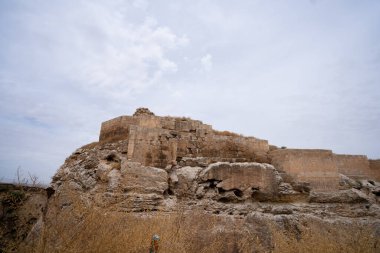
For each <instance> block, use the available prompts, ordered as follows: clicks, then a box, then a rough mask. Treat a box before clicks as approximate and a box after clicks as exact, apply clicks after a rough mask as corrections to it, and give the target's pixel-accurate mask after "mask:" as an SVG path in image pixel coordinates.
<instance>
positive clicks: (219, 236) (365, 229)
mask: <svg viewBox="0 0 380 253" xmlns="http://www.w3.org/2000/svg"><path fill="white" fill-rule="evenodd" d="M56 210H58V209H52V210H50V211H49V213H48V216H47V219H46V226H45V227H44V229H43V231H42V237H41V238H40V239H39V240H38V241H36V242H35V243H34V244H33V245H29V246H28V247H23V248H22V249H21V251H22V252H23V251H25V252H149V245H150V239H151V236H152V235H153V234H158V235H160V237H161V240H160V252H165V253H171V252H173V253H174V252H175V253H179V252H282V253H286V252H292V253H293V252H324V253H326V252H327V253H328V252H346V253H351V252H352V253H354V252H355V253H358V252H380V250H379V247H380V244H379V237H378V236H376V235H375V234H373V233H372V231H373V228H370V227H369V226H366V225H363V224H359V223H357V222H354V224H352V222H351V223H344V222H334V223H331V222H327V221H323V220H320V219H317V218H307V219H303V218H302V219H300V220H299V221H297V223H294V222H291V221H290V220H288V219H286V218H282V219H280V222H278V221H277V220H275V219H272V220H270V219H260V218H257V219H252V218H249V217H240V218H238V217H233V216H228V215H226V216H225V215H212V214H206V213H204V212H201V211H194V212H191V211H186V212H184V211H178V212H175V213H164V212H146V213H120V212H118V213H116V212H104V211H101V210H97V209H90V208H83V206H82V207H81V206H71V207H70V208H65V209H63V210H61V211H59V212H55V211H56ZM278 217H279V216H278ZM280 218H281V217H280Z"/></svg>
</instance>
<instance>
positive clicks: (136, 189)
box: [29, 108, 380, 252]
mask: <svg viewBox="0 0 380 253" xmlns="http://www.w3.org/2000/svg"><path fill="white" fill-rule="evenodd" d="M378 165H379V163H378V161H377V160H370V161H369V160H368V159H367V157H365V156H348V155H346V156H343V155H336V154H334V153H333V152H332V151H329V150H299V149H279V148H276V147H275V146H270V145H269V144H268V141H266V140H260V139H258V138H254V137H244V136H241V135H238V134H234V133H231V132H227V131H225V132H220V131H216V130H213V129H212V127H211V126H210V125H206V124H203V123H202V122H201V121H196V120H191V119H189V118H176V117H159V116H155V115H154V114H153V113H151V112H150V111H149V110H148V109H146V108H142V109H138V110H137V111H136V113H135V114H134V115H133V116H121V117H118V118H115V119H112V120H109V121H106V122H104V123H103V124H102V126H101V131H100V138H99V142H97V143H92V144H89V145H86V146H84V147H82V148H79V149H78V150H76V151H75V152H74V153H73V154H72V155H71V156H69V157H68V158H67V159H66V161H65V163H64V164H63V165H62V166H61V168H60V169H59V170H58V171H57V173H56V174H55V176H54V177H53V181H52V188H53V189H54V190H55V194H54V195H53V196H52V198H50V200H49V204H48V211H47V213H46V215H45V216H44V218H43V224H44V227H45V232H44V233H41V235H40V238H39V241H38V243H37V242H34V243H35V244H36V245H39V246H38V247H37V249H38V251H41V252H55V251H57V252H59V251H70V249H74V248H75V247H77V246H75V245H76V244H75V243H79V242H78V241H81V240H84V239H83V238H84V237H83V234H86V235H87V234H88V233H89V235H88V237H86V238H87V239H86V240H90V241H91V242H92V243H93V244H94V245H95V244H96V242H99V241H101V239H102V238H113V239H115V238H124V239H123V240H126V241H125V242H124V241H123V242H120V240H121V239H120V240H119V241H118V242H114V243H113V244H112V243H111V246H110V248H107V251H108V252H118V246H120V245H124V244H123V243H125V245H128V247H129V248H128V250H126V252H144V251H146V250H147V249H146V245H148V246H149V237H150V235H151V234H152V233H160V234H161V235H165V236H166V237H165V238H166V239H165V238H163V239H162V243H163V246H162V248H163V250H164V251H163V252H271V251H273V252H295V251H297V249H296V248H294V251H291V250H290V251H286V250H284V248H281V246H279V245H283V244H284V245H285V244H286V243H288V242H290V241H291V242H294V245H298V244H297V243H299V244H302V243H303V244H302V245H303V246H302V247H309V246H310V245H312V244H310V245H309V244H308V243H310V242H309V241H307V238H309V237H310V236H311V235H312V237H310V238H314V239H313V240H314V241H316V240H317V238H320V240H321V242H320V243H325V242H327V241H329V240H330V241H331V239H330V238H329V237H336V236H339V238H340V239H337V240H338V241H336V240H335V241H334V240H333V241H331V243H332V245H330V246H329V247H330V248H331V249H334V250H335V252H355V251H357V250H361V249H363V248H364V249H367V252H376V251H377V252H378V250H379V235H380V206H379V195H380V183H378V182H377V181H376V180H378V179H379V175H380V170H379V166H378ZM94 212H95V214H94ZM115 215H116V216H117V217H118V218H117V219H116V218H115V217H116V216H115ZM131 215H132V216H131ZM94 217H96V218H95V219H94ZM111 217H113V218H111ZM126 217H128V218H126ZM163 217H164V218H163ZM170 217H176V218H175V219H174V218H173V219H171V218H170ZM115 219H116V220H117V222H116V223H112V222H114V221H115ZM125 219H127V220H125ZM135 220H136V221H138V223H136V224H135V223H133V224H134V225H131V222H133V221H135ZM162 220H164V222H163V223H162V224H161V223H160V224H161V225H157V224H159V223H158V221H162ZM90 221H91V222H90ZM124 223H125V224H128V226H126V227H123V226H122V225H120V224H124ZM83 224H85V225H83ZM94 224H97V225H94ZM105 224H113V225H112V227H113V228H112V229H111V230H107V231H106V232H104V229H105V227H107V225H105ZM115 224H117V225H115ZM142 224H148V225H147V227H144V230H145V232H143V233H142V234H143V236H145V237H146V238H145V239H141V240H143V241H141V248H138V246H132V245H135V244H133V243H135V241H136V240H134V241H133V242H130V244H128V243H127V241H128V239H126V237H120V236H122V235H124V234H125V235H128V236H129V237H133V236H137V234H138V231H139V229H141V228H142V226H143V225H142ZM165 224H166V225H165ZM184 224H186V228H184V227H183V226H185V225H184ZM312 224H314V225H312ZM92 226H93V227H94V229H95V230H96V231H93V230H91V231H90V232H89V231H88V230H86V229H87V228H89V227H92ZM171 226H172V227H171ZM131 227H133V228H134V230H133V231H130V230H128V229H130V228H131ZM59 228H61V230H60V229H59ZM65 228H66V229H69V230H72V233H74V234H75V236H74V237H72V236H68V235H66V234H65V231H66V230H65ZM96 228H98V229H96ZM169 228H170V229H169ZM353 228H355V229H356V230H357V231H361V232H360V233H361V235H357V234H356V233H352V234H351V235H355V236H354V237H355V240H356V241H355V242H356V244H355V245H353V246H347V243H348V242H349V241H352V240H353V239H352V237H350V236H348V237H345V236H347V234H349V231H350V230H351V229H353ZM102 229H103V230H102ZM165 229H167V230H165ZM98 230H100V231H101V232H99V231H98ZM115 231H118V232H117V233H116V234H113V233H114V232H115ZM165 231H166V232H165ZM276 231H277V232H276ZM278 231H280V232H278ZM166 233H168V234H166ZM313 233H314V234H313ZM323 233H326V237H324V236H323ZM329 233H330V235H328V234H329ZM110 234H112V236H111V237H107V236H109V235H110ZM182 235H185V236H184V237H182ZM365 235H366V236H365ZM281 236H283V237H281ZM308 236H309V237H308ZM318 236H319V237H318ZM78 238H79V239H78ZM169 238H171V239H169ZM173 238H174V239H173ZM279 238H280V239H279ZM281 238H282V239H281ZM310 238H309V239H310ZM107 240H111V239H107ZM146 240H148V242H147V241H146ZM287 240H289V241H287ZM292 240H293V241H292ZM310 240H312V239H310ZM323 240H326V241H324V242H322V241H323ZM330 241H329V242H330ZM169 242H170V243H169ZM120 243H121V244H120ZM165 243H167V244H165ZM281 243H283V244H281ZM334 243H335V244H334ZM78 245H79V244H78ZM80 245H82V244H80ZM125 245H124V246H120V247H127V246H125ZM136 245H137V244H136ZM276 245H277V246H276ZM286 245H290V243H288V244H286ZM337 245H338V246H337ZM92 246H93V245H92ZM92 246H91V247H92ZM335 246H336V247H335ZM88 247H90V246H88ZM97 247H98V249H100V247H101V246H97ZM102 247H105V246H104V245H103V244H102ZM133 247H137V248H133ZM284 247H285V246H284ZM289 247H290V246H289ZM294 247H295V246H294ZM297 247H298V246H297ZM300 247H301V246H300ZM334 247H335V248H334ZM355 247H356V248H355ZM358 247H359V248H358ZM360 247H361V248H360ZM79 248H80V247H79V246H78V247H77V248H75V249H79ZM29 249H30V248H29ZM35 249H36V248H35ZM91 249H93V248H91ZM102 249H103V250H106V248H102ZM302 249H306V248H298V251H300V250H301V251H302ZM314 249H315V248H314ZM324 249H325V248H322V250H324ZM337 249H340V251H339V250H337ZM351 249H352V250H353V251H350V250H351ZM276 250H277V251H276ZM279 250H280V251H279ZM74 252H75V250H74ZM309 252H322V251H313V249H311V250H309ZM323 252H328V251H323Z"/></svg>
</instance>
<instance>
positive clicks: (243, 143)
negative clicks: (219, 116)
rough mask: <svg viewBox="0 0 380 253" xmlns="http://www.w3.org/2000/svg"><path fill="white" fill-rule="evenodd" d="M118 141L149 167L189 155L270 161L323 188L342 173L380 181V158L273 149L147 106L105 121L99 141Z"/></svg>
mask: <svg viewBox="0 0 380 253" xmlns="http://www.w3.org/2000/svg"><path fill="white" fill-rule="evenodd" d="M118 140H127V142H128V143H127V146H126V148H125V153H127V157H128V159H130V160H132V161H136V162H140V163H141V164H143V165H145V166H154V167H159V168H165V167H166V166H167V165H175V164H176V163H177V162H180V161H181V160H183V159H184V158H190V159H196V158H203V159H206V160H207V161H209V163H210V162H216V161H226V162H259V163H270V164H272V165H273V166H274V167H276V168H277V169H278V170H279V171H280V172H283V173H284V174H286V175H287V176H288V180H289V181H292V180H294V181H301V182H308V183H310V185H311V186H312V187H313V188H314V189H317V190H321V191H334V190H337V189H338V188H339V177H340V176H339V175H340V174H344V175H346V176H348V177H352V178H354V179H375V180H380V160H368V158H367V157H366V156H360V155H338V154H334V153H333V152H332V151H331V150H320V149H278V148H276V147H274V146H271V148H270V147H269V144H268V141H266V140H260V139H257V138H254V137H244V136H241V135H238V134H234V133H230V132H219V131H215V130H213V129H212V127H211V126H210V125H207V124H203V123H202V122H201V121H198V120H192V119H189V118H178V117H159V116H155V115H154V114H153V113H151V112H150V111H149V110H148V109H146V108H139V109H138V110H137V111H136V113H135V114H134V115H133V116H121V117H117V118H115V119H112V120H109V121H106V122H103V123H102V126H101V131H100V138H99V141H100V142H113V141H118ZM285 178H286V177H285Z"/></svg>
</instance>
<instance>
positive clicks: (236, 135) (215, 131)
mask: <svg viewBox="0 0 380 253" xmlns="http://www.w3.org/2000/svg"><path fill="white" fill-rule="evenodd" d="M214 133H215V134H216V135H222V136H233V137H243V135H241V134H237V133H234V132H230V131H218V130H214Z"/></svg>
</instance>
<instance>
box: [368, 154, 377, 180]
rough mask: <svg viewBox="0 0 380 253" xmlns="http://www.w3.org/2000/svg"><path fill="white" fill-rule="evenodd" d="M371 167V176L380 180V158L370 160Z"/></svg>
mask: <svg viewBox="0 0 380 253" xmlns="http://www.w3.org/2000/svg"><path fill="white" fill-rule="evenodd" d="M369 169H370V173H371V175H372V176H371V178H372V179H375V180H376V181H379V182H380V159H378V160H369Z"/></svg>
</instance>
